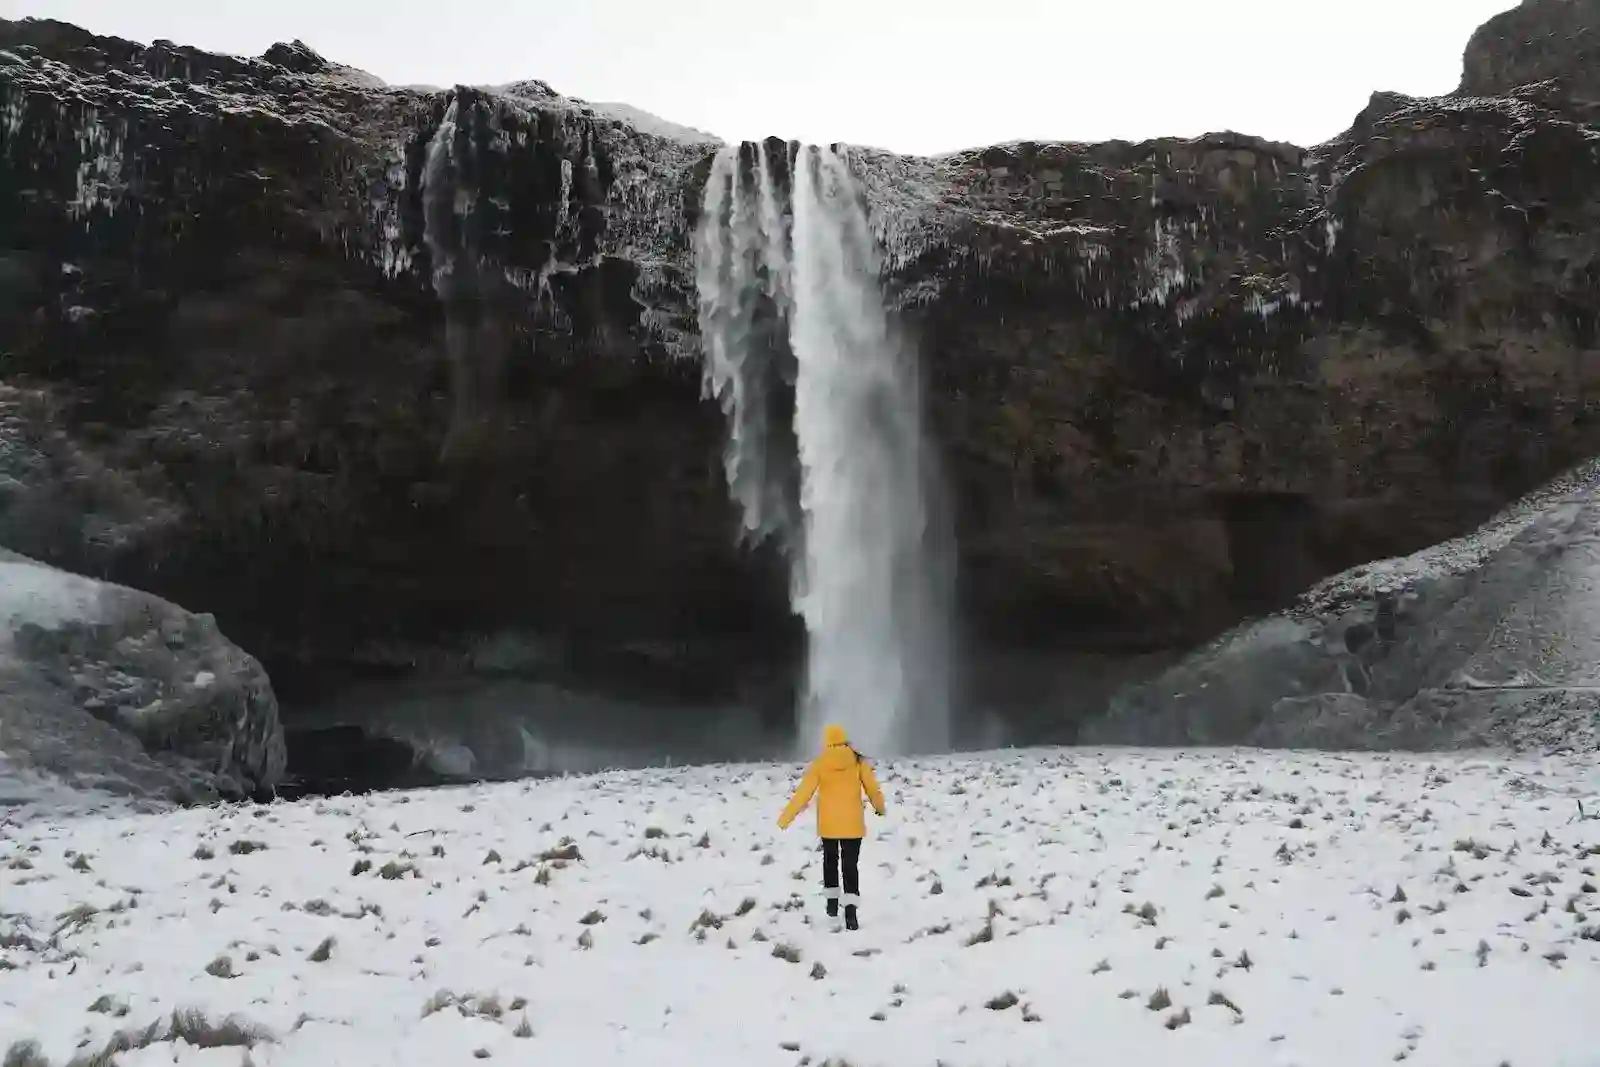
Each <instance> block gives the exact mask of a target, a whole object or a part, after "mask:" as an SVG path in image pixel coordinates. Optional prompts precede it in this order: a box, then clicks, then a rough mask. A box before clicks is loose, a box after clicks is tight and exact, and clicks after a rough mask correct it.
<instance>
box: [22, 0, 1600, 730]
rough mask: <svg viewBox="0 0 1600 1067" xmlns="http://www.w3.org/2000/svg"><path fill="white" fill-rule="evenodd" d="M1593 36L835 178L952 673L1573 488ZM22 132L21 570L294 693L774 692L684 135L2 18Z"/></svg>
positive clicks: (1597, 160) (1586, 414) (777, 614)
mask: <svg viewBox="0 0 1600 1067" xmlns="http://www.w3.org/2000/svg"><path fill="white" fill-rule="evenodd" d="M1593 6H1594V5H1593V3H1592V2H1578V0H1570V2H1567V3H1562V2H1559V0H1544V2H1542V3H1536V4H1527V5H1524V6H1523V7H1522V8H1519V9H1518V10H1517V11H1515V12H1510V13H1508V14H1507V15H1505V16H1502V17H1501V18H1500V19H1497V20H1495V21H1493V22H1491V23H1489V24H1488V25H1487V26H1486V27H1485V28H1484V30H1483V31H1480V33H1479V34H1478V35H1477V36H1475V37H1474V40H1473V43H1472V45H1471V46H1470V47H1469V49H1468V53H1467V63H1466V67H1467V73H1466V78H1465V80H1464V83H1463V92H1462V93H1460V94H1457V95H1455V96H1451V97H1446V98H1441V99H1429V100H1414V99H1410V98H1406V97H1402V96H1398V95H1395V94H1379V95H1376V96H1374V98H1373V100H1372V103H1371V104H1370V105H1369V107H1368V108H1367V109H1366V110H1365V111H1364V112H1363V113H1362V114H1361V115H1360V116H1358V117H1357V119H1356V121H1355V123H1354V124H1353V126H1352V128H1351V130H1350V131H1349V132H1348V133H1346V134H1345V135H1344V136H1342V137H1340V138H1337V139H1335V140H1333V141H1331V142H1329V143H1328V144H1326V145H1322V146H1319V147H1317V148H1315V149H1311V150H1305V149H1301V148H1297V147H1295V146H1292V145H1284V144H1275V143H1269V142H1265V141H1262V140H1260V139H1256V138H1251V137H1247V136H1243V135H1237V134H1216V135H1210V136H1207V137H1203V138H1198V139H1193V140H1173V139H1168V140H1157V141H1152V142H1146V143H1143V144H1129V143H1124V142H1110V143H1106V144H1099V145H1086V144H1047V143H1033V142H1029V143H1019V144H1010V145H1000V146H995V147H991V148H985V149H982V150H974V151H970V152H962V153H956V154H954V155H950V156H944V157H939V158H935V159H921V158H911V157H900V156H893V155H889V154H885V153H880V152H871V151H860V150H854V149H852V150H849V152H848V156H849V159H850V161H851V163H852V166H853V167H854V169H855V170H856V171H857V173H858V174H859V176H860V178H861V180H862V182H863V185H864V186H865V188H866V190H867V193H868V199H869V202H870V206H871V209H872V212H873V217H874V221H875V224H876V226H877V229H878V231H879V233H880V236H881V237H882V239H883V243H884V246H885V249H886V251H887V257H888V268H889V278H888V283H889V288H890V292H891V298H892V300H893V301H894V303H895V306H896V307H898V308H900V309H901V310H902V311H903V319H904V322H905V324H906V325H907V326H908V328H910V329H912V330H913V331H914V332H916V333H917V334H918V335H919V337H920V340H921V345H922V351H923V354H924V359H925V364H926V368H927V374H928V377H929V381H930V395H931V397H932V407H933V410H932V412H931V418H932V421H933V424H934V425H935V427H936V428H937V432H938V437H939V443H940V446H941V449H942V451H943V453H944V457H945V461H946V467H947V470H948V473H949V475H950V481H951V483H952V486H953V489H954V495H955V505H956V511H957V514H958V517H959V523H958V525H959V530H958V534H959V541H960V549H961V586H962V594H963V604H964V607H965V610H966V613H967V617H968V621H969V623H970V629H971V630H972V632H974V633H977V634H982V635H983V636H984V638H985V640H988V641H992V642H997V643H1005V644H1013V645H1015V644H1020V643H1038V644H1044V645H1049V646H1055V647H1060V646H1061V645H1063V644H1068V645H1076V646H1078V647H1079V648H1081V649H1089V648H1110V649H1120V650H1128V649H1134V648H1137V649H1144V650H1160V649H1164V648H1173V647H1179V646H1183V645H1186V644H1188V643H1191V642H1194V641H1197V640H1200V639H1203V638H1205V637H1208V636H1210V635H1212V634H1215V633H1217V632H1219V631H1221V630H1223V629H1225V628H1226V627H1228V626H1230V625H1232V624H1234V623H1235V622H1237V621H1238V620H1239V619H1240V618H1242V617H1243V616H1245V615H1247V614H1250V613H1255V612H1261V611H1266V610H1270V609H1272V608H1275V607H1278V606H1281V605H1282V604H1284V603H1286V602H1287V601H1289V600H1290V599H1291V598H1292V597H1293V596H1294V595H1295V594H1297V593H1298V592H1299V591H1301V590H1302V589H1304V588H1305V587H1306V586H1307V585H1309V584H1310V583H1311V582H1313V581H1315V580H1316V579H1318V578H1320V577H1323V576H1325V575H1328V574H1331V573H1335V572H1338V571H1340V570H1343V569H1344V568H1346V567H1349V566H1351V565H1354V564H1357V563H1361V562H1364V561H1368V560H1372V559H1376V558H1382V557H1386V556H1391V555H1397V554H1403V553H1406V552H1410V551H1414V550H1416V549H1418V548H1420V547H1422V546H1424V545H1427V544H1432V543H1435V542H1438V541H1441V540H1445V539H1447V538H1449V537H1452V536H1456V535H1459V534H1461V533H1463V532H1465V531H1467V530H1470V529H1472V528H1473V527H1475V526H1476V525H1477V524H1478V523H1480V522H1481V521H1483V520H1484V519H1485V518H1487V517H1488V516H1489V515H1491V514H1492V513H1493V512H1494V511H1495V510H1496V509H1497V508H1499V507H1500V506H1502V505H1503V504H1505V503H1506V502H1507V501H1509V500H1512V499H1515V498H1516V497H1517V496H1519V495H1520V494H1522V493H1523V492H1525V491H1527V490H1529V489H1530V488H1532V487H1533V486H1535V485H1538V484H1540V483H1541V482H1543V481H1545V480H1547V479H1548V478H1550V477H1551V476H1552V475H1554V474H1555V473H1556V472H1558V471H1560V470H1562V469H1565V468H1567V467H1569V466H1570V465H1572V464H1573V463H1574V462H1576V461H1578V460H1580V459H1583V458H1586V457H1588V456H1590V455H1593V454H1595V453H1596V452H1600V419H1597V417H1596V416H1597V414H1600V391H1597V387H1600V370H1597V369H1596V368H1600V361H1597V360H1596V359H1595V358H1594V357H1595V355H1596V348H1597V345H1600V340H1597V338H1600V133H1597V131H1596V128H1595V126H1594V121H1595V120H1594V112H1593V110H1592V108H1591V106H1590V102H1591V101H1592V100H1593V98H1594V95H1595V94H1593V93H1592V92H1591V91H1590V89H1588V88H1585V86H1586V85H1589V84H1590V81H1591V80H1592V77H1593V70H1594V69H1595V68H1594V65H1593V64H1592V63H1589V62H1588V60H1587V59H1586V58H1585V57H1587V56H1589V55H1590V52H1589V51H1588V50H1589V49H1590V48H1591V47H1592V37H1590V36H1587V35H1586V31H1585V30H1584V25H1585V22H1584V18H1585V16H1584V12H1586V11H1590V10H1592V8H1593ZM1589 24H1590V25H1592V24H1593V23H1592V21H1591V22H1590V23H1589ZM1523 79H1529V80H1531V81H1533V82H1536V83H1537V84H1533V85H1528V86H1523V85H1522V84H1521V83H1522V80H1523ZM616 116H621V117H616ZM447 119H448V120H449V121H447ZM441 131H442V132H441ZM0 138H3V140H0V352H3V353H4V358H5V360H6V363H5V366H4V368H3V372H0V373H3V380H4V386H5V388H4V390H3V391H0V543H3V544H7V545H11V546H13V547H16V548H18V549H21V550H23V551H26V552H29V553H31V554H33V555H36V556H39V557H42V558H48V559H49V560H50V561H51V562H55V563H59V564H61V565H65V566H68V567H70V568H72V569H75V570H81V571H84V572H86V573H94V574H101V575H108V576H112V577H115V578H117V579H118V580H121V581H125V582H128V583H130V584H134V585H138V586H139V587H141V588H149V589H152V590H154V591H156V592H158V593H160V594H161V595H163V596H168V597H171V598H173V599H175V600H177V601H179V602H182V603H185V604H186V605H189V606H191V607H193V608H195V609H197V610H205V611H210V612H214V613H216V614H217V615H218V617H219V618H221V619H222V621H223V623H224V625H225V627H226V628H227V630H228V632H229V633H230V634H232V635H233V636H235V637H236V638H237V639H239V640H240V641H241V642H243V643H244V644H245V646H246V647H249V648H251V649H252V650H253V651H256V652H257V653H258V654H260V655H261V656H262V657H263V658H264V660H265V661H266V662H267V664H268V666H269V668H270V669H271V670H272V671H273V673H274V677H275V678H277V679H278V680H279V682H280V689H281V690H283V692H284V693H285V694H286V697H287V696H289V695H293V696H295V697H298V696H300V695H301V691H302V690H304V691H305V692H306V693H312V692H313V691H316V690H318V689H320V688H321V685H320V683H321V682H322V681H323V680H324V678H325V676H339V677H342V676H344V675H346V674H348V673H350V672H351V671H355V670H367V671H371V670H377V669H382V670H411V669H414V668H416V667H419V666H420V667H427V668H431V669H434V668H436V669H437V672H445V673H448V672H450V671H466V670H471V669H473V668H472V664H473V663H474V661H475V658H476V657H477V655H478V653H477V651H476V649H477V648H478V647H479V644H480V643H481V642H482V641H484V640H486V639H488V638H489V637H490V636H491V635H494V634H504V633H513V632H514V633H518V634H522V635H525V640H526V642H527V643H528V644H529V645H530V646H537V647H539V648H541V649H545V650H547V651H548V655H547V656H544V657H543V658H542V659H541V661H540V665H539V668H538V669H539V670H540V671H546V672H548V673H551V674H553V675H555V676H560V675H562V674H563V672H564V673H565V675H566V677H564V678H563V677H556V679H555V680H557V681H558V682H570V681H573V680H574V679H577V680H579V681H584V682H586V683H588V684H593V683H595V682H596V681H597V680H604V681H606V682H609V681H610V680H612V679H615V678H617V677H619V676H621V677H629V678H633V679H635V680H636V681H637V682H638V683H639V685H640V686H641V687H644V688H648V687H649V686H650V685H651V684H652V682H653V681H654V680H655V679H658V678H661V677H671V678H674V679H675V682H674V684H675V685H683V686H684V687H685V688H686V689H696V687H698V688H697V690H696V692H695V694H694V696H693V698H692V699H686V700H685V703H697V702H703V703H713V702H716V701H718V700H722V699H727V698H728V697H729V696H730V690H731V688H732V687H735V686H739V685H742V684H744V683H742V682H741V681H739V680H738V679H737V678H731V676H732V675H733V674H735V673H736V672H731V671H729V670H728V669H727V668H726V666H725V665H726V664H727V663H730V662H736V661H740V660H749V659H751V658H761V657H763V656H766V657H769V658H770V657H774V656H777V657H779V658H781V656H782V655H783V654H785V653H786V652H788V651H789V650H791V649H792V647H793V637H794V633H795V625H794V623H793V620H792V619H790V618H789V617H788V615H787V612H786V609H785V593H786V585H785V579H784V574H783V568H782V567H781V566H780V565H779V561H777V560H776V559H775V558H772V556H771V554H770V553H767V552H755V553H751V552H748V551H745V550H742V549H740V548H739V547H738V546H737V545H736V540H735V537H734V532H735V530H736V529H737V519H736V516H735V513H734V511H733V508H732V507H731V505H730V504H729V502H728V500H727V494H726V490H725V488H724V486H723V483H722V472H721V464H720V452H721V447H722V446H721V438H722V426H721V419H720V416H719V413H718V411H717V409H716V406H715V405H714V404H712V403H709V402H705V401H702V400H701V398H700V389H701V376H700V369H699V365H698V352H697V344H698V339H697V337H696V334H695V322H694V315H693V308H694V299H693V293H692V263H691V261H690V256H691V251H690V245H691V242H690V239H689V235H690V233H691V231H692V227H693V224H694V221H695V216H696V214H697V210H698V204H699V197H700V184H701V182H702V181H703V179H704V176H705V174H706V172H707V169H708V167H709V161H710V155H711V153H712V152H713V150H714V147H715V146H714V145H712V144H709V143H707V140H706V139H705V138H704V137H703V136H698V135H694V134H693V133H692V132H690V131H683V130H681V129H678V128H674V127H669V126H668V125H667V124H664V123H660V122H657V121H655V120H651V119H649V118H648V117H645V116H641V115H640V114H639V113H636V112H630V111H624V110H621V109H615V110H608V109H606V108H605V107H602V106H598V105H595V106H591V105H586V104H583V103H581V102H578V101H574V100H570V99H567V98H564V97H561V96H558V95H556V94H555V93H554V92H552V91H551V90H550V88H549V87H548V86H545V85H544V84H542V83H539V82H532V81H530V82H519V83H515V84H513V85H510V86H504V87H500V88H498V89H494V90H488V89H476V88H469V87H465V86H460V87H456V88H454V89H451V90H448V91H444V92H425V91H419V90H411V89H399V88H390V87H386V86H382V85H380V84H378V83H376V81H375V80H374V79H371V78H368V77H366V76H363V75H361V74H360V73H359V72H355V71H351V70H349V69H348V68H342V67H339V66H337V65H334V64H331V63H329V62H328V61H327V60H325V59H323V58H322V57H320V56H318V55H317V54H316V53H315V52H313V51H312V50H311V49H310V48H308V47H306V46H304V45H302V44H299V43H296V44H292V45H279V46H275V47H274V48H273V49H271V50H269V52H268V53H267V54H266V55H265V56H264V57H262V58H261V59H254V60H251V59H236V58H231V57H222V56H215V55H209V54H206V53H202V52H198V51H196V50H193V49H186V48H180V47H178V46H174V45H171V44H170V43H165V42H161V43H157V44H156V45H153V46H150V47H142V46H139V45H134V44H131V43H129V42H125V41H117V40H112V39H107V38H98V37H93V36H91V35H89V34H87V33H85V32H83V31H81V30H78V29H76V28H74V27H69V26H65V25H62V24H59V23H52V22H40V21H23V22H9V23H0ZM430 153H433V154H434V156H435V158H436V159H439V160H447V161H448V165H447V166H440V167H438V168H437V169H436V170H434V171H432V172H430V171H429V158H430ZM430 173H431V175H432V182H433V184H432V185H426V182H425V180H426V179H428V178H429V177H430ZM430 219H431V225H430ZM441 268H446V269H443V270H441ZM436 271H440V274H439V277H440V279H441V281H442V282H443V283H444V284H443V285H442V291H443V292H444V293H445V297H446V299H444V300H441V299H439V298H438V297H437V296H436V295H435V290H434V286H433V282H434V279H435V273H436ZM523 639H524V638H519V640H523ZM639 649H652V650H658V651H657V652H652V653H650V654H645V655H641V654H639V653H638V651H637V650H639ZM663 649H665V650H668V651H666V652H659V650H663ZM705 649H717V650H718V652H717V654H716V655H710V654H708V653H706V652H705V651H704V650H705ZM685 664H690V665H692V666H689V667H686V666H685ZM701 664H707V665H706V666H701ZM763 669H767V668H765V667H764V668H763ZM724 677H728V678H730V680H729V681H728V682H727V683H726V684H723V683H722V681H721V679H722V678H724Z"/></svg>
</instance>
